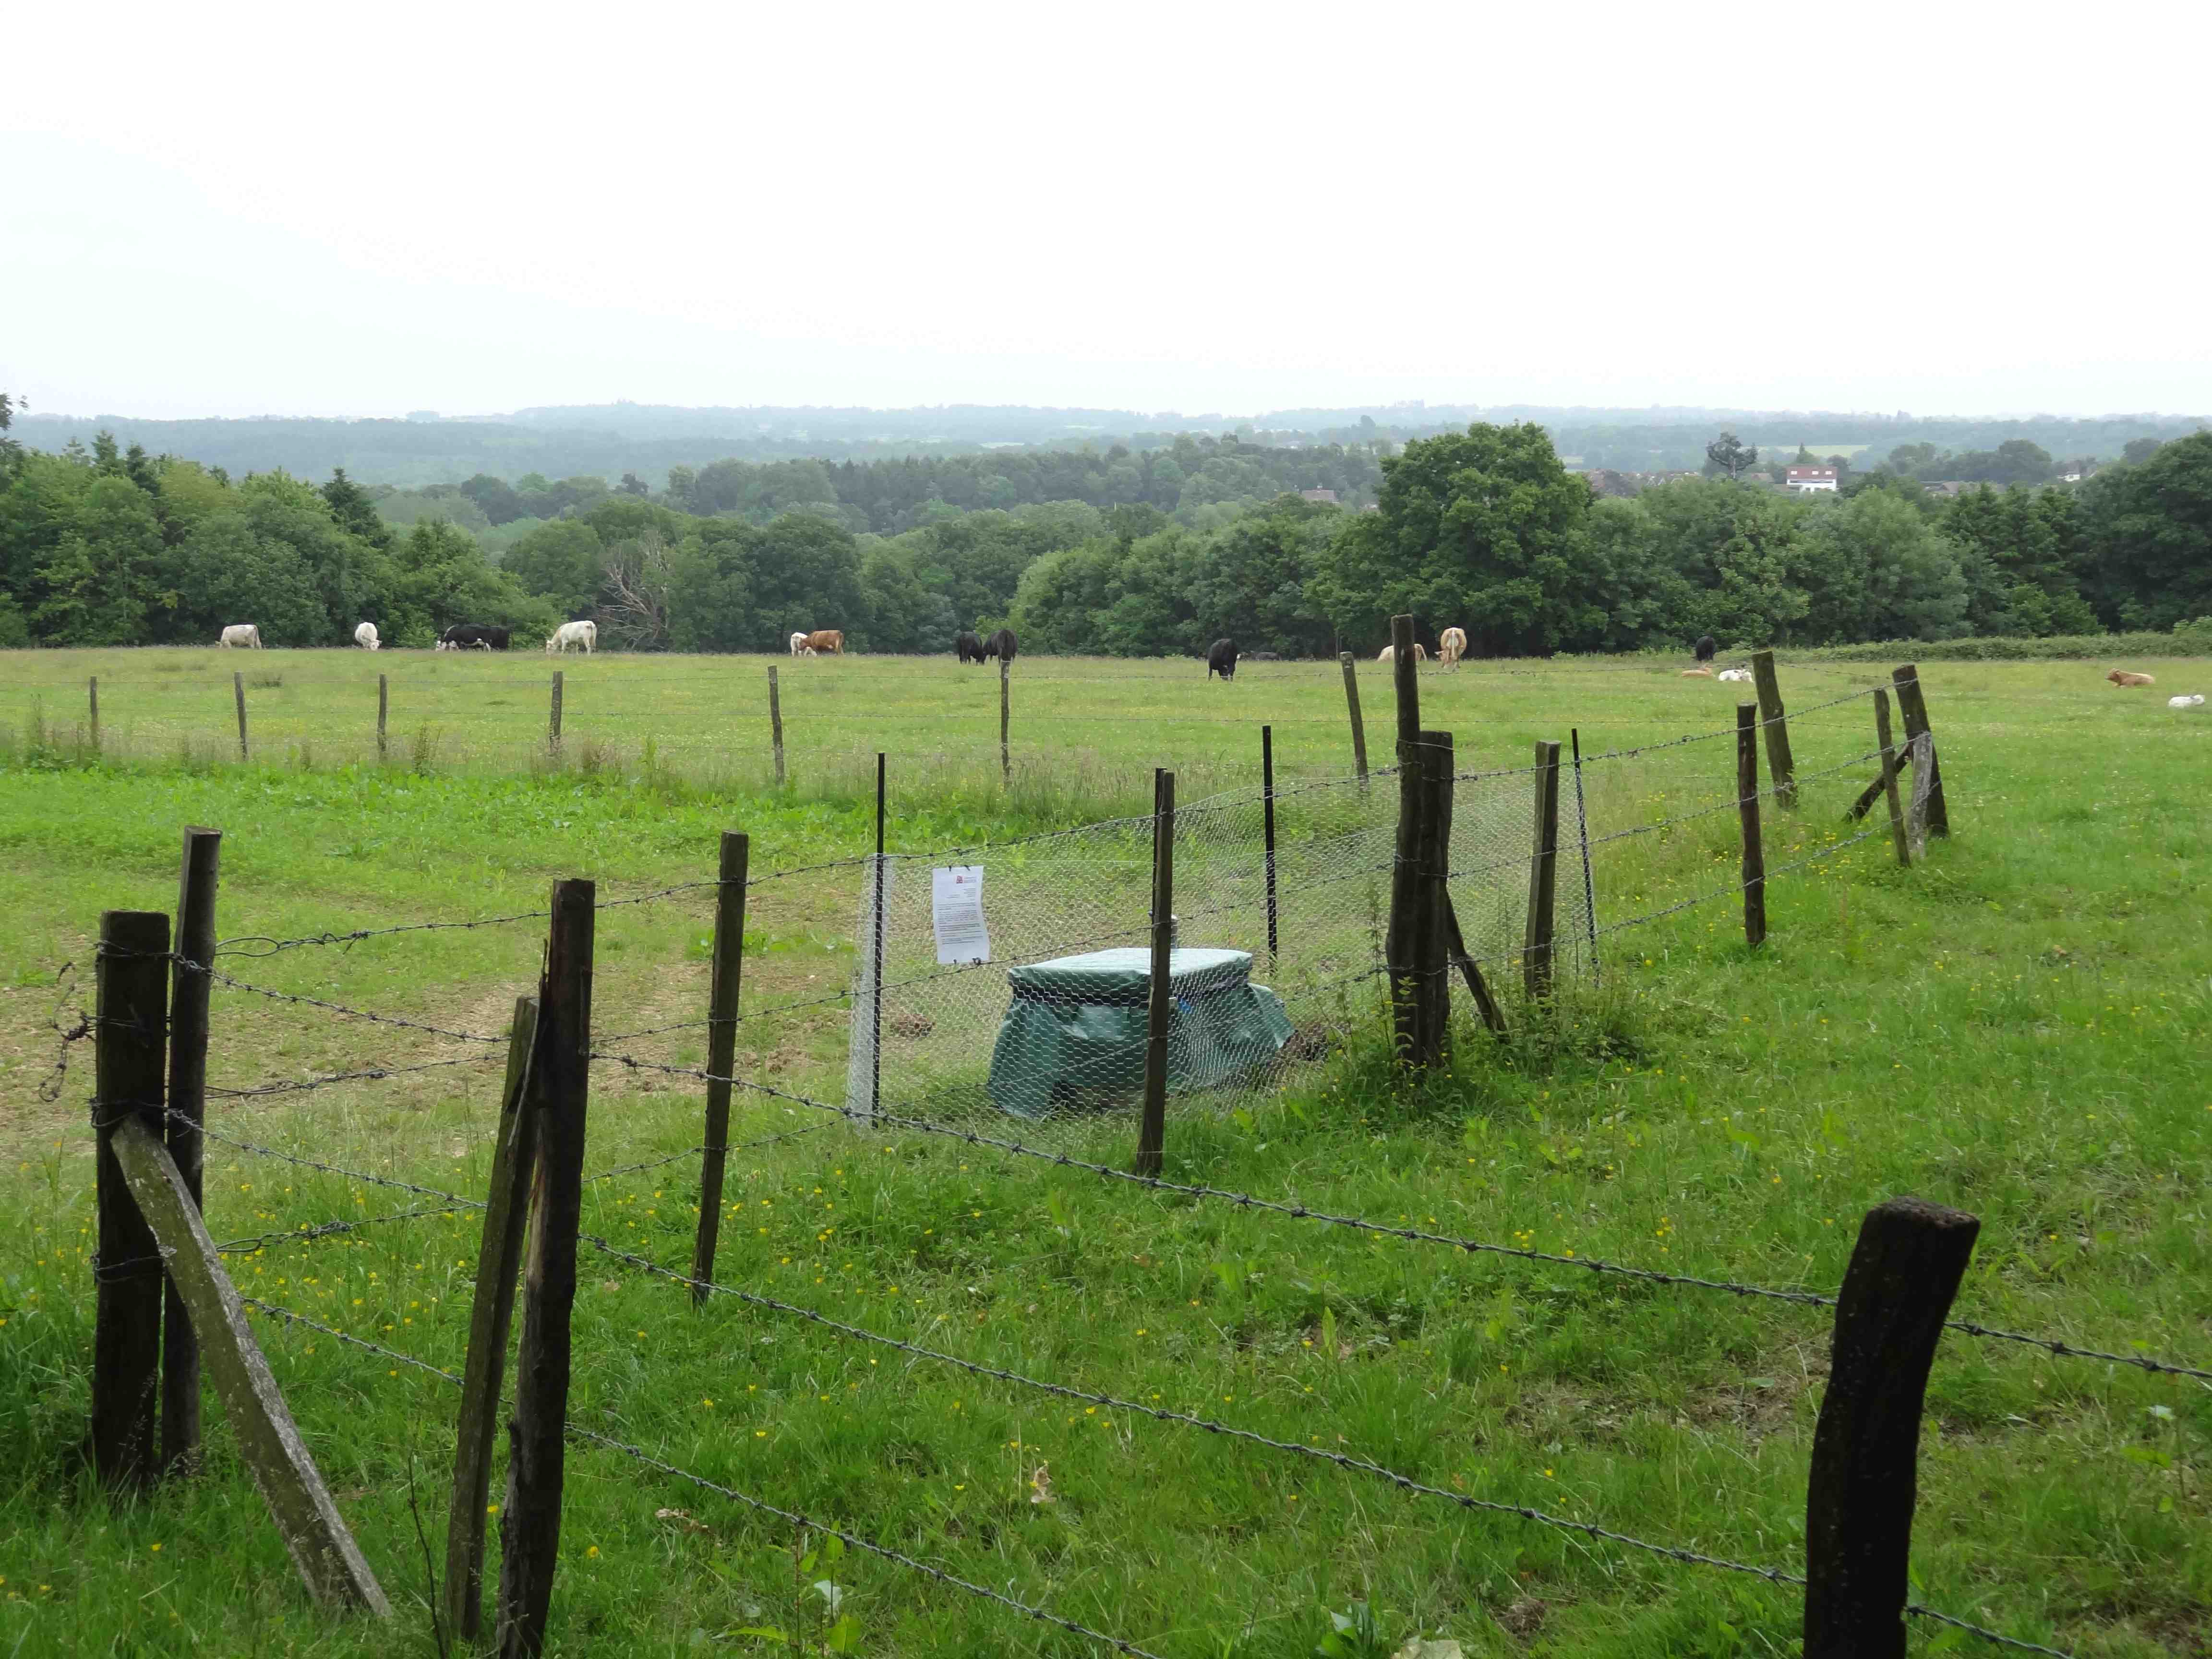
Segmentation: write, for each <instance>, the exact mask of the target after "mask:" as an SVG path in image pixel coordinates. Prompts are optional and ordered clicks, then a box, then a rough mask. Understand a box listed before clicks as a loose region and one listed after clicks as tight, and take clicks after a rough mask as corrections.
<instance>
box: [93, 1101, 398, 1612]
mask: <svg viewBox="0 0 2212 1659" xmlns="http://www.w3.org/2000/svg"><path fill="white" fill-rule="evenodd" d="M110 1151H111V1152H112V1155H113V1156H114V1158H115V1159H116V1162H117V1165H118V1169H119V1170H120V1171H121V1174H122V1178H123V1180H124V1182H125V1184H126V1186H127V1188H128V1191H129V1196H128V1198H127V1199H125V1200H124V1201H125V1202H127V1203H130V1204H131V1205H133V1206H136V1208H137V1211H138V1212H139V1215H140V1217H141V1222H140V1225H142V1226H145V1227H146V1228H147V1229H148V1231H149V1237H157V1238H159V1239H161V1249H162V1254H163V1255H164V1256H165V1257H166V1258H167V1261H168V1275H169V1279H170V1280H171V1282H172V1283H173V1285H175V1286H176V1291H177V1294H178V1297H179V1301H180V1303H181V1305H182V1306H183V1307H184V1308H185V1309H186V1310H188V1311H189V1316H190V1318H191V1321H192V1324H193V1329H194V1334H195V1335H197V1336H198V1337H200V1338H202V1339H203V1340H204V1341H205V1343H206V1346H207V1352H208V1369H209V1370H210V1372H211V1373H212V1374H213V1376H214V1378H215V1387H216V1395H218V1396H219V1397H220V1398H221V1399H222V1410H223V1417H224V1419H225V1420H226V1421H227V1422H228V1424H229V1425H230V1431H231V1435H232V1437H233V1438H234V1439H235V1440H236V1441H237V1443H238V1449H239V1452H240V1455H242V1456H243V1457H244V1458H245V1460H246V1468H248V1469H250V1470H251V1471H252V1474H253V1484H254V1485H255V1486H258V1488H260V1492H261V1499H262V1502H263V1503H264V1504H267V1505H268V1506H269V1518H270V1520H271V1521H272V1522H275V1523H276V1530H277V1533H278V1534H280V1535H281V1536H282V1537H283V1540H284V1547H285V1549H286V1550H287V1551H288V1552H289V1553H290V1555H291V1557H292V1565H294V1566H295V1567H296V1568H298V1569H299V1572H300V1577H302V1578H304V1579H305V1580H307V1589H309V1591H310V1592H312V1593H313V1595H314V1596H315V1597H316V1599H317V1600H318V1601H325V1602H328V1603H331V1605H333V1606H336V1607H366V1608H368V1610H369V1611H370V1612H371V1613H375V1614H377V1615H378V1616H379V1617H382V1618H389V1617H390V1616H391V1613H392V1604H391V1603H390V1602H389V1601H386V1600H385V1599H384V1590H383V1588H382V1587H381V1586H380V1585H379V1584H378V1583H377V1582H376V1575H375V1574H374V1573H373V1572H371V1571H369V1566H368V1562H367V1561H365V1560H363V1559H362V1553H361V1550H360V1548H359V1547H358V1546H356V1544H355V1542H354V1541H353V1534H352V1533H351V1532H349V1531H348V1530H347V1528H346V1523H345V1521H344V1518H343V1516H340V1515H339V1514H338V1510H337V1504H334V1503H332V1502H331V1494H330V1491H329V1489H328V1488H327V1487H325V1486H324V1485H323V1480H322V1476H321V1475H320V1474H318V1473H317V1472H316V1469H315V1461H314V1459H313V1457H311V1456H310V1455H308V1453H307V1445H306V1443H304V1442H303V1441H301V1438H300V1431H299V1428H298V1426H297V1425H295V1424H294V1422H293V1421H292V1413H290V1411H289V1410H288V1409H287V1408H286V1407H285V1405H284V1396H283V1394H282V1393H281V1392H280V1391H279V1390H278V1389H277V1387H276V1378H275V1377H274V1376H271V1375H270V1371H269V1362H268V1361H267V1360H266V1359H265V1358H263V1357H262V1353H261V1345H260V1344H259V1343H258V1342H256V1341H255V1340H253V1332H252V1328H250V1327H248V1325H247V1324H246V1304H244V1303H242V1302H241V1301H240V1300H239V1296H238V1291H237V1289H236V1287H235V1286H234V1285H232V1284H231V1282H230V1275H229V1274H228V1273H225V1272H224V1271H223V1266H222V1255H221V1254H220V1253H219V1252H218V1251H217V1250H216V1247H215V1241H214V1240H213V1239H212V1238H210V1237H208V1231H207V1225H206V1224H205V1223H204V1222H203V1221H202V1220H201V1219H200V1208H199V1206H198V1204H197V1203H196V1202H194V1201H193V1199H192V1197H191V1194H189V1193H187V1192H186V1191H185V1183H184V1178H183V1177H182V1176H180V1175H179V1173H178V1171H177V1166H176V1165H175V1164H173V1163H172V1162H171V1161H170V1158H169V1153H168V1149H167V1147H165V1146H162V1145H161V1137H160V1136H159V1135H157V1134H155V1133H154V1131H152V1130H151V1129H149V1128H148V1127H146V1126H145V1124H144V1122H143V1121H141V1120H140V1119H139V1118H137V1117H136V1116H130V1117H125V1118H124V1119H122V1120H121V1121H118V1123H117V1124H116V1126H115V1129H114V1133H113V1136H112V1140H111V1143H110Z"/></svg>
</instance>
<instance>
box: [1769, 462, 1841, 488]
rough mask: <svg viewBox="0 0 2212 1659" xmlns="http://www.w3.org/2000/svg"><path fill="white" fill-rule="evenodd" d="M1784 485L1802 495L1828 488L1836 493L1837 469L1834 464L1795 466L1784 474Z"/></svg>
mask: <svg viewBox="0 0 2212 1659" xmlns="http://www.w3.org/2000/svg"><path fill="white" fill-rule="evenodd" d="M1782 487H1783V488H1784V489H1787V490H1790V491H1791V492H1792V493H1793V494H1796V495H1814V494H1815V493H1817V492H1819V491H1821V490H1826V491H1827V492H1828V493H1829V494H1831V495H1832V494H1834V493H1835V489H1836V469H1835V468H1833V467H1832V466H1793V467H1791V468H1790V471H1788V472H1786V473H1785V474H1784V475H1783V479H1782Z"/></svg>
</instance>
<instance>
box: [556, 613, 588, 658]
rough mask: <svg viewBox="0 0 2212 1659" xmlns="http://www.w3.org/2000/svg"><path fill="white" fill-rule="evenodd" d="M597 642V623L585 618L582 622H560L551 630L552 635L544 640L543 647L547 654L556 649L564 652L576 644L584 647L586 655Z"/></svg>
mask: <svg viewBox="0 0 2212 1659" xmlns="http://www.w3.org/2000/svg"><path fill="white" fill-rule="evenodd" d="M598 644H599V623H595V622H592V621H590V620H589V619H586V620H585V621H583V622H572V623H562V624H561V625H560V627H558V628H556V629H554V630H553V633H552V636H551V637H550V638H549V639H548V640H547V641H545V649H546V652H547V653H548V654H549V655H550V653H553V652H556V651H558V652H561V653H563V654H565V653H567V651H568V647H570V646H572V645H577V646H581V647H583V648H584V654H585V655H586V656H587V657H588V656H590V655H591V654H592V647H594V646H596V645H598Z"/></svg>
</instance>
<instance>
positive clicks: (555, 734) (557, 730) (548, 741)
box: [545, 668, 561, 755]
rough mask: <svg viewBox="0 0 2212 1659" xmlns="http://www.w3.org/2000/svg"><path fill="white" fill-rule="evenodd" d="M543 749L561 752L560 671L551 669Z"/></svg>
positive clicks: (555, 753) (550, 751)
mask: <svg viewBox="0 0 2212 1659" xmlns="http://www.w3.org/2000/svg"><path fill="white" fill-rule="evenodd" d="M545 749H546V752H547V753H549V754H554V755H557V754H559V753H560V752H561V671H560V670H559V669H557V668H556V669H555V670H554V671H553V705H552V707H551V708H550V709H549V710H548V711H547V713H546V716H545Z"/></svg>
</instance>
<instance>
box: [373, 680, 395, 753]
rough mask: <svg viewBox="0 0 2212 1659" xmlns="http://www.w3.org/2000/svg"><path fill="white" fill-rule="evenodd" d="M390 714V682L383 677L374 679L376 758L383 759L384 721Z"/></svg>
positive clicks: (384, 750) (384, 749) (384, 751)
mask: <svg viewBox="0 0 2212 1659" xmlns="http://www.w3.org/2000/svg"><path fill="white" fill-rule="evenodd" d="M391 712H392V682H391V681H390V680H389V679H388V678H386V676H384V675H382V674H379V675H378V676H377V677H376V757H377V759H379V760H382V759H383V758H384V757H385V754H386V748H385V738H384V721H385V717H386V715H388V714H390V713H391Z"/></svg>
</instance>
